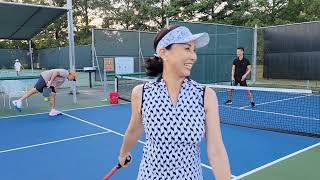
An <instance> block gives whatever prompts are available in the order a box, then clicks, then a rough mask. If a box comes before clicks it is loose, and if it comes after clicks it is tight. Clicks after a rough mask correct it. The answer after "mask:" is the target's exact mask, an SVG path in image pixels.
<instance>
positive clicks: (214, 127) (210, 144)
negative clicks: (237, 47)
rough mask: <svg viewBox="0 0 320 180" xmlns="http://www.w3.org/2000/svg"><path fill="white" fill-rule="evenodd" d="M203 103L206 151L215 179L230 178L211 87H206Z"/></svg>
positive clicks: (217, 110)
mask: <svg viewBox="0 0 320 180" xmlns="http://www.w3.org/2000/svg"><path fill="white" fill-rule="evenodd" d="M204 104H205V105H204V106H205V112H206V139H207V153H208V158H209V161H210V164H211V166H212V168H213V173H214V175H215V177H216V179H217V180H230V179H231V173H230V165H229V159H228V155H227V152H226V149H225V147H224V144H223V141H222V136H221V129H220V118H219V109H218V100H217V96H216V94H215V92H214V91H213V90H212V89H211V88H208V87H207V88H206V92H205V102H204Z"/></svg>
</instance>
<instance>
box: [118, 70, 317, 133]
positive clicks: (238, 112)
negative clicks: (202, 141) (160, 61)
mask: <svg viewBox="0 0 320 180" xmlns="http://www.w3.org/2000/svg"><path fill="white" fill-rule="evenodd" d="M153 80H154V79H148V78H134V77H126V76H117V77H116V81H115V84H116V88H115V89H116V90H117V92H118V93H119V95H120V99H123V100H126V101H130V96H131V91H132V88H133V87H135V86H136V85H138V84H143V83H146V82H148V81H153ZM204 85H205V86H207V87H210V88H212V89H213V90H214V91H215V92H216V94H217V97H218V102H219V113H220V120H221V123H224V124H231V125H237V126H243V127H250V128H256V129H263V130H270V131H278V132H284V133H290V134H298V135H305V136H313V137H320V110H319V109H320V95H319V94H318V93H315V92H312V91H311V90H302V89H283V88H281V89H280V88H262V87H239V86H225V85H213V84H204ZM248 92H250V93H251V94H252V96H253V100H254V103H255V104H254V107H252V104H251V103H250V102H251V100H252V99H251V100H250V98H249V97H250V96H249V94H248ZM231 93H232V94H233V95H232V96H230V94H231ZM231 97H232V98H231ZM228 99H230V100H232V103H230V102H228V103H226V102H227V100H228Z"/></svg>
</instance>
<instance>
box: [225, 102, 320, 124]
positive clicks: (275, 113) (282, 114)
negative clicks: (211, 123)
mask: <svg viewBox="0 0 320 180" xmlns="http://www.w3.org/2000/svg"><path fill="white" fill-rule="evenodd" d="M219 106H221V107H226V108H231V109H238V110H245V111H253V112H260V113H266V114H274V115H281V116H288V117H295V118H301V119H310V120H316V121H320V119H317V118H313V117H305V116H297V115H291V114H284V113H277V112H269V111H260V110H256V109H242V108H240V107H232V106H228V105H219Z"/></svg>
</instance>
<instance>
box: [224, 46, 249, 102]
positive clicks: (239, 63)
mask: <svg viewBox="0 0 320 180" xmlns="http://www.w3.org/2000/svg"><path fill="white" fill-rule="evenodd" d="M250 73H251V64H250V61H249V60H248V59H247V58H245V57H244V48H243V47H238V48H237V58H236V59H235V60H233V63H232V71H231V80H232V82H231V85H232V86H237V85H238V84H240V86H248V85H247V80H246V78H247V76H248V75H249V74H250ZM233 93H234V89H229V90H228V100H227V101H226V102H225V104H226V105H231V104H232V96H233ZM247 95H248V97H249V99H250V105H251V107H254V106H255V103H254V100H253V94H252V92H251V91H250V90H247Z"/></svg>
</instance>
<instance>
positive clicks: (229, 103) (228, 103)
mask: <svg viewBox="0 0 320 180" xmlns="http://www.w3.org/2000/svg"><path fill="white" fill-rule="evenodd" d="M224 104H226V105H231V104H232V101H231V100H227V101H226V102H225V103H224Z"/></svg>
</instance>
